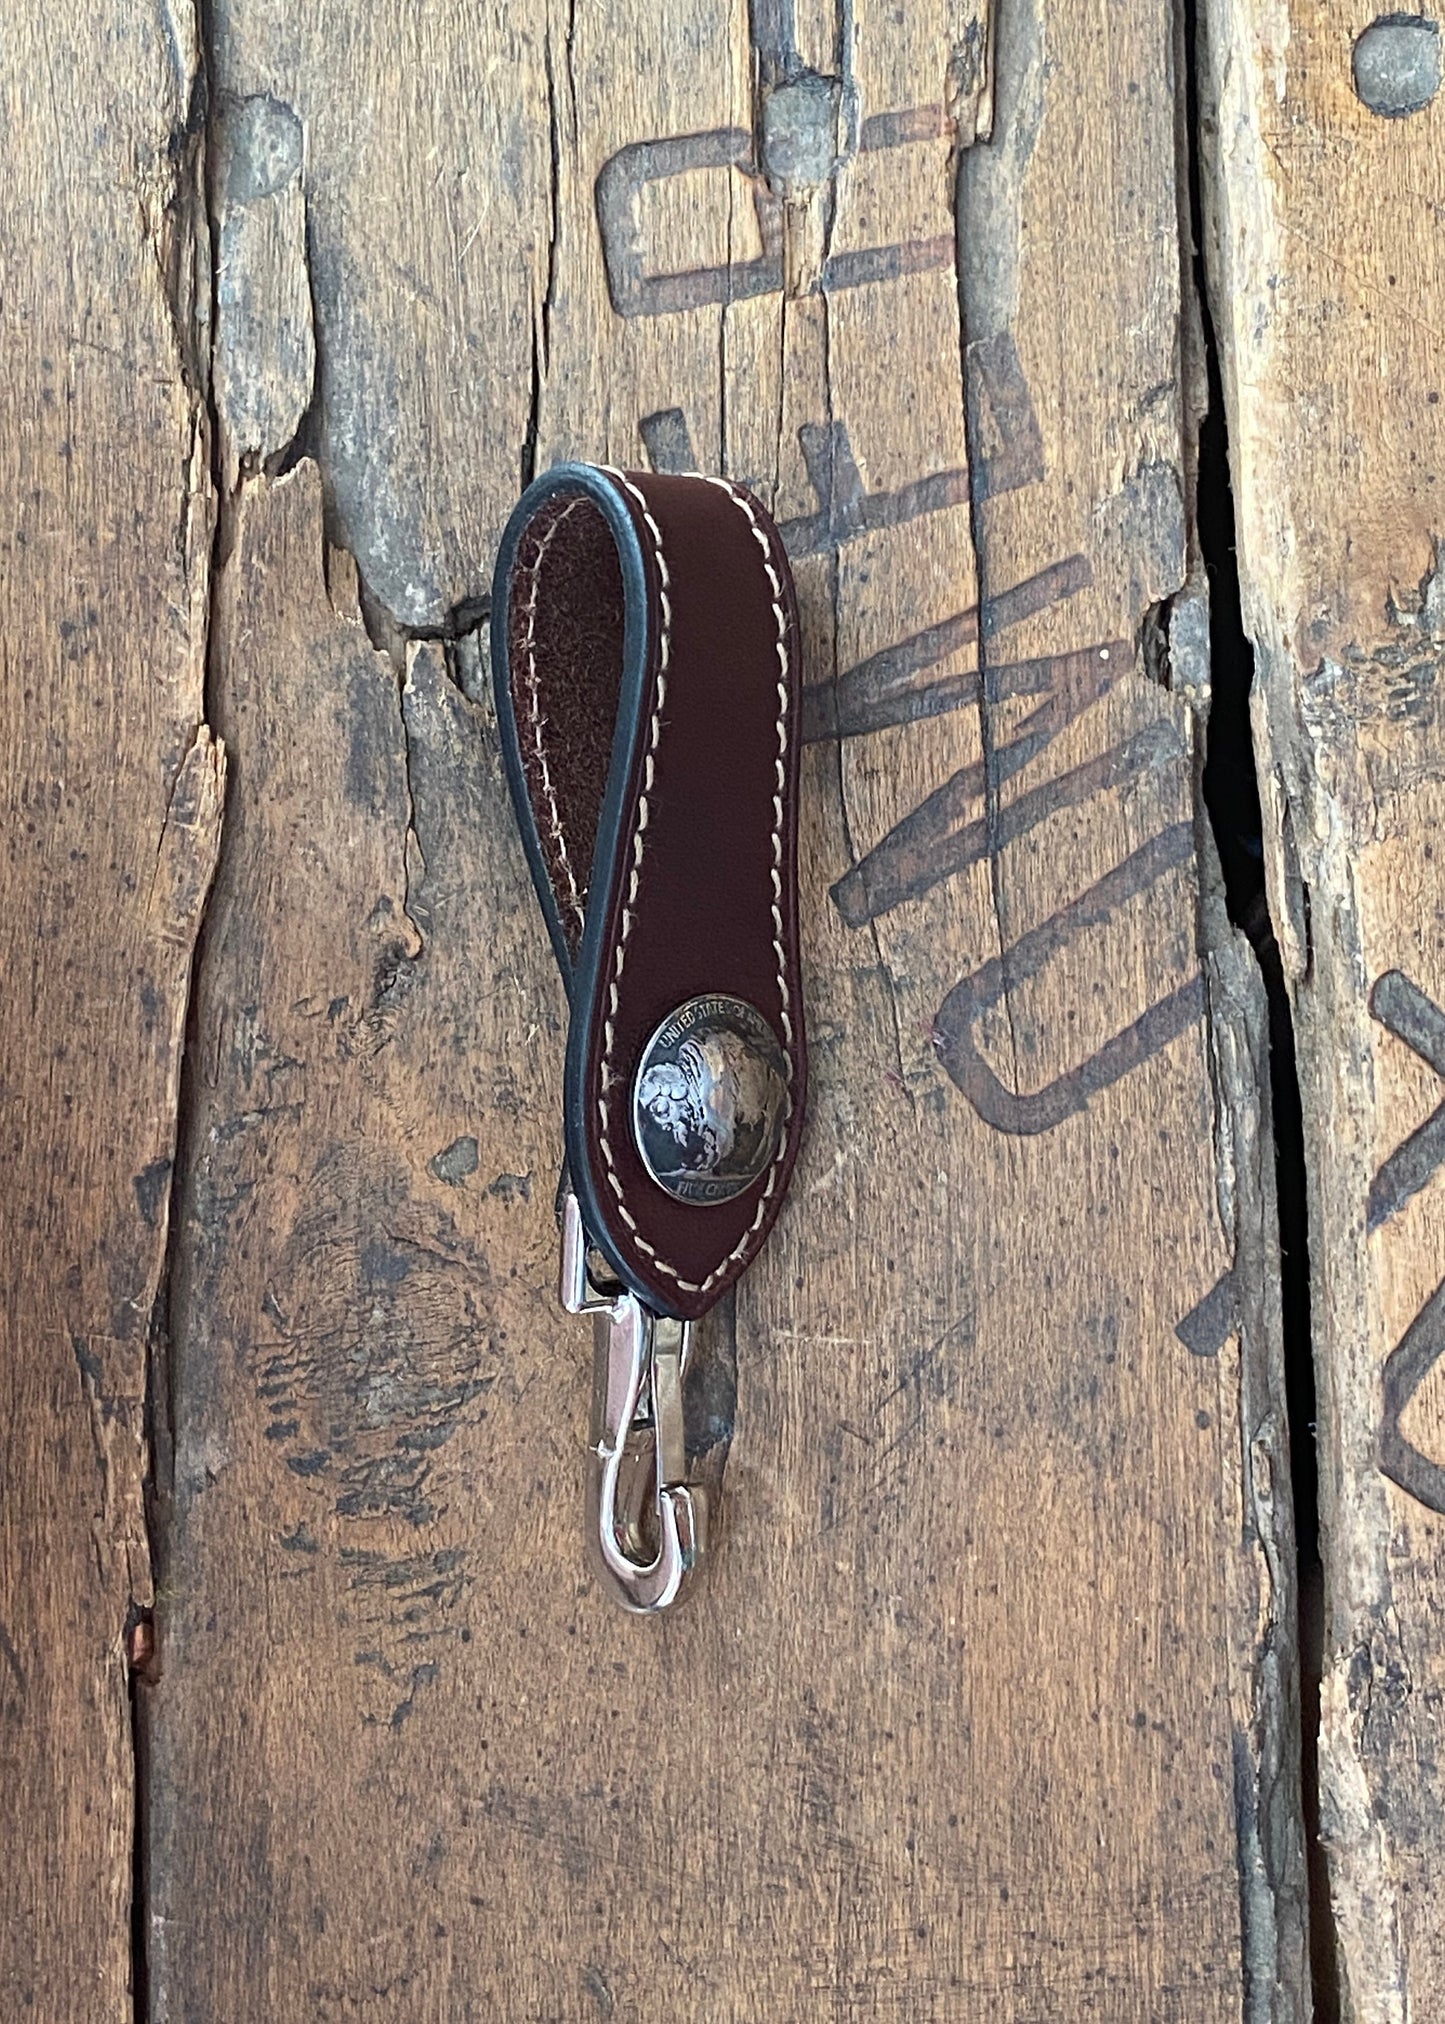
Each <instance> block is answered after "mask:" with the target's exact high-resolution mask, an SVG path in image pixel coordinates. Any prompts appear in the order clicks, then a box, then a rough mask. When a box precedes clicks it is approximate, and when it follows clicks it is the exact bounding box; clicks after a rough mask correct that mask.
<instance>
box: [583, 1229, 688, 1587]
mask: <svg viewBox="0 0 1445 2024" xmlns="http://www.w3.org/2000/svg"><path fill="white" fill-rule="evenodd" d="M587 1249H588V1246H587V1233H586V1230H585V1229H584V1227H583V1223H582V1214H581V1210H580V1209H579V1208H578V1205H577V1198H576V1196H575V1195H574V1194H573V1193H572V1192H571V1190H570V1189H568V1190H566V1191H565V1192H564V1194H563V1197H562V1271H561V1284H560V1288H559V1291H560V1295H561V1301H562V1305H563V1307H564V1308H565V1309H566V1310H567V1312H568V1313H569V1314H590V1315H592V1317H593V1324H592V1326H593V1337H594V1343H595V1359H596V1360H595V1364H594V1376H593V1390H592V1441H591V1449H592V1453H591V1469H590V1473H589V1477H588V1486H587V1529H588V1536H589V1540H590V1543H591V1549H592V1554H593V1558H594V1560H595V1562H596V1564H597V1567H598V1571H599V1572H600V1573H601V1574H602V1576H603V1577H604V1579H605V1580H606V1582H607V1584H608V1586H609V1588H610V1589H611V1590H612V1593H613V1594H614V1596H615V1597H616V1599H617V1600H618V1601H619V1602H620V1603H621V1604H622V1606H623V1608H624V1609H629V1610H632V1611H634V1612H635V1613H636V1614H638V1615H646V1614H647V1613H649V1612H650V1611H653V1610H659V1609H667V1608H668V1607H670V1606H671V1605H672V1604H673V1603H675V1602H677V1601H679V1600H680V1598H681V1597H682V1596H683V1594H684V1593H685V1592H686V1589H687V1586H688V1583H689V1582H690V1580H691V1578H692V1576H693V1574H694V1572H695V1571H696V1569H697V1567H698V1565H699V1563H700V1562H701V1560H702V1557H703V1551H704V1548H705V1544H706V1534H707V1499H706V1496H705V1495H704V1493H703V1491H702V1490H701V1489H700V1488H694V1487H691V1486H689V1484H688V1483H687V1481H686V1476H687V1444H686V1438H685V1434H684V1428H683V1408H682V1385H683V1378H684V1376H685V1374H686V1370H687V1362H688V1353H689V1350H690V1347H691V1334H692V1331H691V1327H690V1325H689V1324H688V1323H687V1322H685V1321H676V1320H673V1319H672V1318H670V1317H668V1316H666V1315H657V1314H653V1313H652V1312H651V1310H650V1309H648V1308H646V1307H644V1306H643V1304H642V1302H641V1301H640V1300H639V1299H638V1298H637V1296H636V1294H634V1293H630V1292H628V1291H627V1290H626V1289H625V1288H624V1287H621V1286H606V1287H603V1286H599V1285H598V1284H597V1283H596V1282H595V1281H594V1279H593V1278H592V1275H591V1272H590V1271H589V1269H588V1264H587Z"/></svg>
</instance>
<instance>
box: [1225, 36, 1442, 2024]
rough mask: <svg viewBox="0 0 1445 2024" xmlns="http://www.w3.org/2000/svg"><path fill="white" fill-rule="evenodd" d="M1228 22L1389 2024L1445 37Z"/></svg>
mask: <svg viewBox="0 0 1445 2024" xmlns="http://www.w3.org/2000/svg"><path fill="white" fill-rule="evenodd" d="M1207 31H1208V32H1207V37H1206V57H1207V73H1208V76H1207V82H1208V103H1207V111H1208V125H1207V128H1206V130H1207V131H1209V132H1212V133H1213V134H1214V135H1215V136H1216V148H1215V159H1214V163H1213V174H1212V176H1211V177H1210V179H1209V187H1210V192H1211V198H1212V208H1213V219H1212V235H1211V236H1212V242H1213V243H1212V247H1211V258H1212V260H1213V263H1214V273H1215V293H1216V297H1217V306H1216V317H1217V320H1218V323H1219V328H1220V336H1221V345H1222V350H1223V354H1224V362H1225V368H1226V374H1227V381H1228V387H1229V395H1230V400H1229V417H1230V433H1231V439H1232V444H1233V464H1234V470H1235V486H1236V494H1237V500H1238V517H1239V553H1240V567H1241V573H1242V577H1243V582H1244V593H1245V599H1244V601H1245V620H1246V625H1247V627H1248V630H1249V633H1250V636H1251V638H1252V639H1253V641H1254V644H1255V654H1256V666H1257V673H1258V694H1257V699H1256V736H1257V745H1258V751H1259V763H1260V773H1261V780H1262V784H1263V787H1264V800H1265V813H1266V822H1265V842H1266V863H1267V870H1268V873H1269V883H1270V901H1271V908H1272V911H1273V915H1274V921H1275V925H1276V931H1277V933H1278V937H1279V941H1280V946H1281V950H1282V953H1283V958H1284V966H1285V974H1286V978H1287V981H1288V983H1289V986H1290V990H1291V994H1292V998H1293V1004H1294V1011H1295V1019H1296V1029H1297V1043H1298V1050H1299V1061H1300V1080H1301V1093H1302V1098H1303V1104H1304V1117H1305V1132H1306V1150H1307V1156H1308V1162H1309V1171H1310V1196H1309V1215H1310V1258H1311V1288H1312V1293H1311V1300H1312V1315H1313V1328H1314V1336H1315V1355H1316V1369H1317V1375H1318V1387H1319V1461H1320V1495H1321V1518H1322V1524H1323V1533H1324V1561H1325V1570H1324V1577H1325V1624H1324V1651H1323V1664H1322V1674H1323V1677H1322V1688H1321V1702H1322V1707H1321V1733H1320V1783H1321V1809H1322V1816H1323V1817H1322V1828H1323V1834H1324V1839H1325V1842H1326V1846H1327V1850H1328V1857H1329V1873H1330V1888H1331V1896H1332V1901H1333V1913H1334V1921H1335V1927H1336V1938H1337V1942H1338V1957H1339V1967H1340V1977H1341V1983H1342V1997H1343V2004H1344V2014H1345V2015H1347V2016H1350V2017H1353V2018H1356V2019H1359V2020H1360V2024H1367V2020H1368V2024H1377V2020H1379V2024H1385V2020H1388V2024H1397V2020H1404V2019H1406V2018H1410V2017H1416V2018H1418V2017H1429V2016H1434V2015H1438V2014H1439V2013H1440V2011H1441V2008H1442V2005H1445V1912H1442V1907H1441V1898H1440V1892H1439V1888H1438V1878H1439V1872H1440V1865H1441V1861H1442V1859H1445V1830H1442V1826H1441V1816H1440V1764H1439V1736H1438V1732H1439V1719H1438V1710H1439V1705H1440V1697H1441V1693H1442V1688H1445V1640H1442V1638H1441V1635H1440V1600H1441V1592H1442V1581H1445V1560H1442V1551H1445V1546H1442V1541H1445V1532H1442V1515H1441V1514H1442V1512H1445V1494H1442V1490H1441V1484H1442V1481H1445V1477H1442V1472H1441V1462H1442V1459H1445V1443H1442V1439H1441V1432H1440V1421H1439V1417H1438V1406H1437V1400H1438V1390H1439V1383H1440V1370H1439V1361H1438V1359H1439V1352H1440V1347H1441V1337H1440V1335H1439V1332H1438V1315H1439V1306H1440V1295H1439V1292H1438V1286H1439V1282H1440V1276H1441V1273H1442V1270H1445V1226H1442V1215H1445V1208H1442V1205H1445V1194H1442V1192H1441V1185H1440V1179H1439V1173H1438V1161H1439V1153H1440V1146H1439V1143H1438V1127H1435V1126H1433V1125H1432V1123H1431V1122H1430V1121H1431V1120H1432V1119H1433V1117H1434V1114H1435V1109H1436V1106H1437V1103H1438V1096H1439V1092H1438V1079H1439V1072H1440V1068H1441V1066H1442V1064H1445V1052H1442V1048H1441V1040H1440V1036H1441V1033H1442V1031H1445V1024H1442V1018H1441V1014H1440V1012H1439V1011H1438V1010H1437V1009H1436V1008H1437V1007H1438V1005H1439V1004H1440V1003H1442V1002H1445V936H1442V923H1445V914H1442V909H1441V905H1440V901H1439V891H1438V887H1439V881H1438V875H1437V871H1436V864H1435V860H1436V855H1437V850H1438V843H1437V837H1438V831H1439V824H1440V818H1441V814H1442V811H1445V802H1442V787H1441V782H1442V779H1445V758H1442V754H1445V738H1442V731H1441V725H1440V720H1439V709H1438V703H1437V700H1436V676H1437V670H1438V667H1439V661H1440V653H1441V641H1442V638H1445V626H1442V604H1441V590H1440V582H1441V579H1440V575H1439V549H1438V537H1439V534H1440V529H1441V502H1440V498H1439V491H1440V487H1441V485H1442V483H1445V475H1442V474H1445V425H1442V421H1441V415H1442V412H1445V410H1442V405H1441V403H1442V396H1445V383H1442V375H1441V365H1440V332H1439V309H1438V305H1439V302H1440V299H1441V288H1442V282H1445V252H1442V245H1441V238H1440V231H1439V215H1440V205H1441V202H1442V199H1445V153H1442V148H1441V134H1442V127H1441V122H1442V120H1445V107H1442V105H1441V103H1440V101H1439V99H1438V97H1436V96H1435V88H1436V87H1437V86H1438V82H1439V65H1440V39H1439V31H1438V27H1437V26H1436V25H1435V24H1434V23H1433V22H1426V23H1422V22H1421V21H1419V20H1417V19H1412V18H1407V17H1406V16H1403V15H1389V16H1386V17H1385V18H1384V20H1383V23H1382V24H1373V25H1372V24H1370V22H1369V18H1368V10H1360V9H1355V8H1349V7H1345V6H1343V5H1340V4H1336V0H1330V4H1326V5H1322V6H1304V5H1295V4H1292V0H1291V4H1287V5H1274V4H1270V5H1255V4H1250V0H1246V4H1232V0H1213V4H1211V5H1210V7H1209V8H1208V9H1207ZM1411 108H1414V110H1412V109H1411Z"/></svg>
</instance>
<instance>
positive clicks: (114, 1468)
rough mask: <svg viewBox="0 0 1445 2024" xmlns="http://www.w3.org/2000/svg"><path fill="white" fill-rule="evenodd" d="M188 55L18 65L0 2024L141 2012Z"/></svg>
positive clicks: (171, 1053)
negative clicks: (144, 1621) (144, 1676)
mask: <svg viewBox="0 0 1445 2024" xmlns="http://www.w3.org/2000/svg"><path fill="white" fill-rule="evenodd" d="M191 61H193V57H192V56H191V55H189V54H188V53H187V52H186V51H185V50H183V49H181V50H177V49H176V48H175V47H173V46H172V45H171V44H170V43H169V42H168V41H167V39H166V38H165V37H164V36H163V35H162V33H161V32H160V27H159V24H158V22H152V21H150V20H149V19H148V18H143V17H142V16H141V15H140V14H139V13H138V12H137V10H135V9H134V8H132V7H131V6H130V5H129V4H127V0H114V4H102V5H101V6H100V7H98V8H96V9H94V10H92V11H91V12H90V14H89V15H88V16H87V19H86V23H85V30H84V33H83V35H78V34H77V33H76V32H75V21H74V19H68V20H67V19H65V18H61V19H52V18H50V17H48V16H47V15H46V14H45V13H44V12H43V11H42V10H39V9H28V8H22V9H19V10H12V12H11V14H10V16H9V17H8V18H7V21H6V26H5V33H4V36H3V38H0V169H3V181H0V303H3V311H0V387H3V388H4V397H3V404H0V415H3V420H0V715H3V724H4V731H3V739H4V753H5V757H4V766H3V772H0V811H3V812H0V825H3V828H0V834H3V839H4V842H3V864H4V900H5V904H4V912H3V926H0V941H3V948H4V958H3V961H4V974H5V977H6V981H7V993H6V1012H5V1017H4V1019H3V1021H0V1105H3V1108H0V1119H3V1131H4V1209H3V1220H0V1232H3V1271H4V1283H5V1298H4V1308H3V1322H0V1326H3V1348H0V1428H3V1433H0V1791H3V1793H4V1803H3V1823H0V1851H3V1852H0V1874H3V1877H4V1883H3V1885H0V1896H3V1916H0V2016H4V2017H6V2018H21V2017H24V2018H34V2019H44V2020H45V2024H69V2020H76V2024H92V2020H94V2019H97V2018H107V2019H110V2018H120V2017H122V2016H129V2015H130V2014H131V2007H130V1994H129V1991H130V1980H131V1941H130V1925H129V1905H130V1896H131V1876H132V1867H133V1848H132V1844H133V1836H134V1814H133V1797H134V1775H133V1765H132V1740H131V1712H130V1693H129V1671H130V1668H129V1653H130V1649H131V1641H132V1637H133V1633H134V1631H135V1628H136V1626H137V1623H138V1621H139V1620H140V1616H141V1612H144V1611H148V1609H149V1606H150V1603H151V1568H150V1556H149V1550H148V1545H147V1537H146V1522H145V1513H144V1510H143V1499H142V1482H143V1477H144V1473H145V1466H146V1462H145V1455H146V1444H145V1430H144V1415H145V1394H146V1370H147V1339H148V1336H149V1333H150V1330H151V1326H152V1318H153V1309H154V1307H155V1303H156V1297H157V1293H158V1290H159V1288H160V1284H161V1278H162V1270H163V1264H164V1259H165V1250H166V1228H167V1219H168V1211H169V1201H170V1176H171V1161H172V1155H173V1152H174V1144H175V1132H176V1103H177V1084H178V1078H179V1073H180V1062H181V1045H182V1030H183V1025H184V1020H185V1009H186V996H187V980H188V973H189V968H190V957H191V948H192V943H193V940H194V936H195V932H196V928H197V926H198V924H199V920H200V913H201V906H202V902H203V900H204V896H205V890H206V885H207V882H208V880H209V875H210V869H211V865H212V863H213V860H214V852H215V845H216V839H217V833H218V828H219V819H220V788H221V770H222V769H221V755H220V750H219V747H218V746H217V745H216V744H215V743H214V742H213V741H212V739H211V737H210V734H209V732H208V731H207V729H206V727H205V725H204V723H203V722H202V721H201V720H202V716H203V704H202V676H203V669H204V655H205V638H206V626H205V616H206V595H207V591H206V578H207V566H208V562H209V555H210V521H209V514H208V502H209V467H208V458H207V452H206V436H205V429H206V416H205V410H204V407H203V405H202V403H201V402H200V400H199V398H198V395H197V392H196V389H195V385H194V382H193V379H192V374H191V363H192V356H191V355H192V344H193V333H192V332H191V330H190V329H189V328H188V327H187V323H188V314H189V312H188V305H189V302H190V299H191V287H190V280H189V268H190V265H191V261H192V258H193V253H194V248H195V245H196V239H195V234H194V230H193V228H192V221H191V219H190V217H189V215H188V212H189V208H190V200H191V197H192V195H193V191H192V186H191V174H192V168H193V160H192V156H191V153H190V150H189V148H188V144H187V135H186V131H185V123H186V119H187V115H188V111H189V104H188V100H189V86H190V75H189V64H190V63H191ZM142 1635H143V1633H142Z"/></svg>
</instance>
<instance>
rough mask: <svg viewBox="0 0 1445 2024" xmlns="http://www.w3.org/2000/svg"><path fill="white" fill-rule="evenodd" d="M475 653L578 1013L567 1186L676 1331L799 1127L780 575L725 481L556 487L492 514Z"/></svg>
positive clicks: (776, 550) (622, 481)
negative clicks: (493, 557) (501, 517)
mask: <svg viewBox="0 0 1445 2024" xmlns="http://www.w3.org/2000/svg"><path fill="white" fill-rule="evenodd" d="M492 635H493V661H494V670H495V676H496V688H497V701H498V716H499V722H500V725H501V729H502V735H503V745H504V751H505V753H506V757H507V764H508V774H509V778H510V781H511V784H512V788H513V793H514V796H515V798H516V801H517V806H518V814H519V817H520V821H521V827H522V832H523V837H524V841H525V842H526V844H527V848H528V854H529V857H530V859H531V863H532V869H533V874H534V878H535V881H536V884H537V888H538V892H539V894H540V896H541V898H542V903H543V909H544V912H545V914H546V916H547V920H548V925H549V927H550V929H551V933H552V939H553V944H554V946H555V948H556V950H557V954H558V959H559V961H560V962H561V964H562V968H563V972H564V975H565V976H566V977H567V980H568V990H569V995H570V999H571V1030H570V1033H569V1039H568V1059H567V1077H566V1140H567V1158H568V1165H569V1169H570V1174H571V1180H572V1184H573V1186H574V1187H575V1189H576V1191H577V1194H578V1198H579V1201H580V1203H581V1206H582V1212H583V1219H584V1222H585V1224H586V1227H587V1231H588V1235H589V1236H590V1238H591V1239H592V1240H593V1242H594V1243H595V1244H596V1245H597V1246H598V1247H599V1248H600V1249H601V1250H602V1252H603V1253H604V1255H605V1256H606V1257H607V1258H608V1260H609V1261H610V1263H611V1264H612V1266H613V1268H614V1269H615V1270H616V1271H617V1273H618V1274H619V1276H620V1277H621V1279H622V1280H623V1281H624V1283H625V1284H627V1285H628V1286H630V1287H631V1288H632V1289H633V1291H635V1292H636V1293H637V1294H638V1295H639V1296H640V1297H641V1298H642V1299H643V1300H644V1301H645V1302H646V1303H647V1304H648V1305H649V1306H650V1307H652V1308H653V1309H654V1310H655V1311H657V1312H659V1313H665V1314H673V1315H678V1316H681V1317H683V1318H694V1317H696V1316H697V1315H699V1314H701V1313H703V1312H704V1311H705V1310H706V1309H707V1308H708V1307H710V1306H711V1305H712V1304H713V1302H714V1301H715V1300H717V1299H718V1298H719V1296H720V1295H721V1294H722V1293H723V1292H724V1291H725V1290H726V1289H727V1287H728V1286H730V1285H731V1284H732V1283H733V1282H734V1281H735V1280H736V1279H737V1277H738V1276H739V1274H740V1273H742V1272H743V1271H744V1270H745V1269H746V1268H747V1266H748V1264H749V1263H750V1262H751V1260H752V1259H753V1257H754V1256H755V1255H756V1253H757V1251H758V1249H759V1247H760V1246H761V1244H762V1242H763V1240H764V1238H765V1237H766V1235H767V1232H768V1229H769V1228H770V1226H771V1224H772V1221H773V1219H774V1217H775V1216H776V1214H777V1210H778V1207H779V1205H780V1203H781V1200H782V1196H783V1192H784V1189H785V1187H786V1185H787V1180H788V1176H789V1174H790V1172H791V1169H792V1165H793V1161H794V1158H795V1157H796V1153H797V1146H798V1138H799V1133H800V1129H801V1123H802V1115H803V1097H804V1089H805V1081H806V1066H805V1055H804V1042H803V1019H802V997H801V981H800V976H799V963H798V932H797V876H796V859H797V776H798V752H799V737H798V699H799V695H800V690H801V675H800V668H799V654H798V625H797V612H796V605H795V601H794V596H793V587H792V581H791V577H790V575H789V571H788V566H787V560H786V557H785V556H784V553H783V549H782V544H781V541H780V540H779V538H778V534H777V530H776V528H775V527H774V526H773V524H772V522H771V521H770V520H769V518H768V516H767V514H766V513H765V512H764V511H763V508H762V507H761V506H760V505H759V504H758V502H757V501H756V500H755V499H753V498H752V497H751V495H750V494H749V493H747V492H746V491H744V490H743V489H742V487H740V486H737V485H732V484H729V483H727V482H726V481H723V480H720V479H712V478H703V477H671V476H668V477H662V476H657V475H654V474H650V473H639V472H620V471H611V470H604V469H600V468H598V467H594V466H589V465H563V466H560V467H559V468H558V469H557V470H555V471H552V472H549V473H548V474H547V476H546V477H545V478H542V479H540V480H538V482H537V483H536V484H535V485H533V486H532V487H531V488H530V489H529V491H528V492H527V494H526V495H525V497H524V498H523V500H522V502H521V504H520V506H519V507H518V509H517V512H516V513H515V514H514V516H513V519H512V522H511V524H510V526H509V528H508V531H507V535H506V537H505V539H504V542H503V547H502V553H501V556H500V558H499V561H498V568H497V582H496V594H495V601H494V605H493V622H492Z"/></svg>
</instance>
